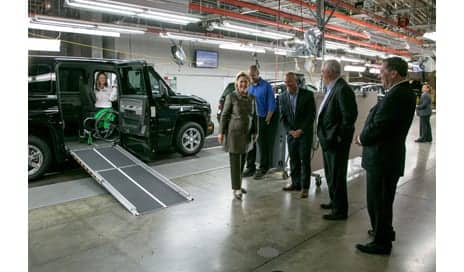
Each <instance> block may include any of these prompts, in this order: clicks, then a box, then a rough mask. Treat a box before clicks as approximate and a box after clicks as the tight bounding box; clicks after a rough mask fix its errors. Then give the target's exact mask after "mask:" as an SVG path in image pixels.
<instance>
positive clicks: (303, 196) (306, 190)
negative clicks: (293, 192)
mask: <svg viewBox="0 0 464 272" xmlns="http://www.w3.org/2000/svg"><path fill="white" fill-rule="evenodd" d="M308 190H309V189H303V190H301V194H300V198H308Z"/></svg>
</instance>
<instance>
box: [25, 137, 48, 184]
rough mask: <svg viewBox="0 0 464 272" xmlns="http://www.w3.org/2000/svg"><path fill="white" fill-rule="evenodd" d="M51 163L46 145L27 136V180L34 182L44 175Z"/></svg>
mask: <svg viewBox="0 0 464 272" xmlns="http://www.w3.org/2000/svg"><path fill="white" fill-rule="evenodd" d="M51 161H52V152H51V151H50V147H49V146H48V144H47V143H46V142H45V141H44V140H42V139H40V138H38V137H36V136H29V158H28V179H29V180H34V179H37V178H39V177H41V176H42V175H43V174H45V172H46V171H47V170H48V167H49V166H50V163H51Z"/></svg>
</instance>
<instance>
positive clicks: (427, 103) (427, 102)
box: [417, 92, 432, 116]
mask: <svg viewBox="0 0 464 272" xmlns="http://www.w3.org/2000/svg"><path fill="white" fill-rule="evenodd" d="M431 105H432V98H431V97H430V94H428V93H426V92H424V93H422V95H421V97H420V99H419V105H417V115H419V116H429V115H432V106H431Z"/></svg>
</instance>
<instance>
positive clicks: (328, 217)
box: [322, 213, 348, 220]
mask: <svg viewBox="0 0 464 272" xmlns="http://www.w3.org/2000/svg"><path fill="white" fill-rule="evenodd" d="M322 218H324V219H325V220H346V219H347V218H348V215H346V214H341V213H329V214H324V215H323V216H322Z"/></svg>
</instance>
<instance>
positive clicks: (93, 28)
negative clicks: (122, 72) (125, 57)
mask: <svg viewBox="0 0 464 272" xmlns="http://www.w3.org/2000/svg"><path fill="white" fill-rule="evenodd" d="M28 27H29V28H31V29H40V30H48V31H58V32H69V33H78V34H87V35H96V36H106V37H120V36H121V35H120V34H121V33H124V34H144V33H145V31H146V28H139V27H127V26H119V25H112V24H103V23H102V24H96V23H89V22H86V21H81V20H72V19H65V18H54V17H48V16H35V17H31V18H30V19H29V26H28Z"/></svg>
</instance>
